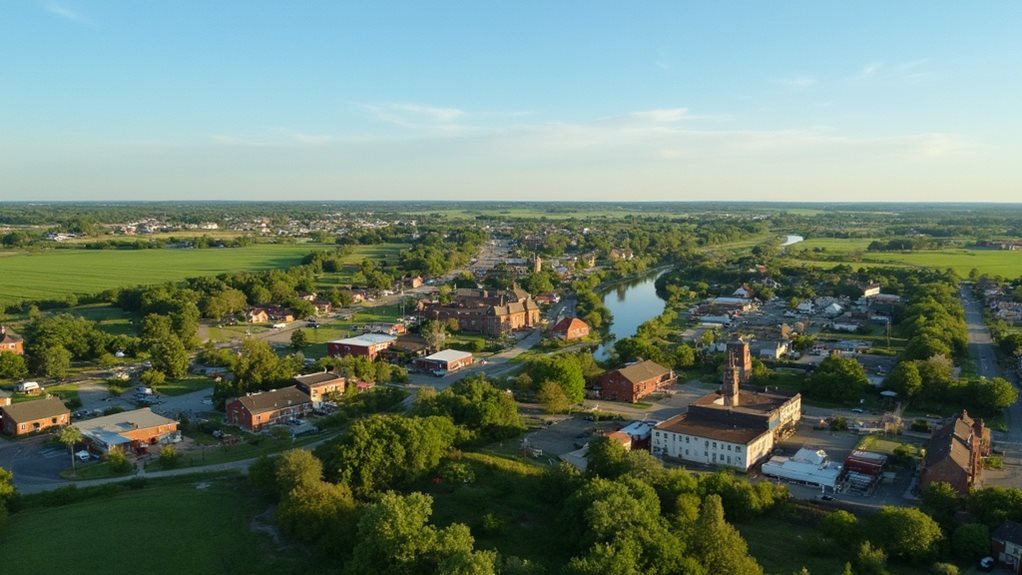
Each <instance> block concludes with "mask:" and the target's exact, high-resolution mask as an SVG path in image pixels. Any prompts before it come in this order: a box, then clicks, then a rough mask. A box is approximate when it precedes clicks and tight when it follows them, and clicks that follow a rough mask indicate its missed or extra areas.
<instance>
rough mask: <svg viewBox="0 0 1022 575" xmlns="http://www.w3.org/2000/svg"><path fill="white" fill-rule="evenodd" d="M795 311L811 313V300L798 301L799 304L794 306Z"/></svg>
mask: <svg viewBox="0 0 1022 575" xmlns="http://www.w3.org/2000/svg"><path fill="white" fill-rule="evenodd" d="M795 311H797V312H799V313H813V302H811V301H803V302H799V304H798V305H797V306H795Z"/></svg>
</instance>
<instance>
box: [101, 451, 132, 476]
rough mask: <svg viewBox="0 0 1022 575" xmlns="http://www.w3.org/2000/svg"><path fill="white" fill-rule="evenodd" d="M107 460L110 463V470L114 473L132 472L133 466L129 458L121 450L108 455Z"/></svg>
mask: <svg viewBox="0 0 1022 575" xmlns="http://www.w3.org/2000/svg"><path fill="white" fill-rule="evenodd" d="M106 460H107V461H108V462H109V463H110V469H111V470H112V471H113V472H114V473H127V472H128V471H130V470H131V464H130V463H128V456H127V455H125V454H124V452H123V451H121V450H120V449H115V450H113V451H111V452H109V453H107V454H106Z"/></svg>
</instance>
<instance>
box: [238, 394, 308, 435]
mask: <svg viewBox="0 0 1022 575" xmlns="http://www.w3.org/2000/svg"><path fill="white" fill-rule="evenodd" d="M312 409H313V405H312V399H311V398H310V397H309V396H308V395H306V394H305V392H303V391H301V390H300V389H298V388H297V387H295V386H293V385H292V386H290V387H285V388H282V389H271V390H270V391H262V392H258V393H251V394H248V395H246V396H244V397H236V398H234V399H230V400H228V401H227V423H229V424H231V425H237V426H238V427H241V428H243V429H248V430H250V431H258V430H260V429H262V428H264V427H266V426H270V425H277V424H282V423H287V422H288V421H290V420H292V419H297V418H299V417H302V416H304V415H305V414H306V413H309V412H310V411H312Z"/></svg>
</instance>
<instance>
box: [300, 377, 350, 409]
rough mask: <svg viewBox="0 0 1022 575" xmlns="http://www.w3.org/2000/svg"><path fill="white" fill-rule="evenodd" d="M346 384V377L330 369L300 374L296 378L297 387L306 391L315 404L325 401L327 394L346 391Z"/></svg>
mask: <svg viewBox="0 0 1022 575" xmlns="http://www.w3.org/2000/svg"><path fill="white" fill-rule="evenodd" d="M346 385H347V380H346V379H345V378H343V377H341V376H339V375H337V374H336V373H330V372H329V371H324V372H321V373H310V374H308V375H299V376H298V377H296V378H295V387H297V388H298V390H299V391H303V392H305V394H306V395H308V396H309V399H311V400H312V404H313V405H315V406H318V405H319V404H320V403H323V400H324V399H326V396H328V395H330V394H334V393H344V389H345V386H346Z"/></svg>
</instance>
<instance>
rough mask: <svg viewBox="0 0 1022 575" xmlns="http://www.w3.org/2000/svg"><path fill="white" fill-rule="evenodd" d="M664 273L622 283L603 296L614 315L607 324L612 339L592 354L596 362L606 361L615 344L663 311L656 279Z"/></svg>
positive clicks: (633, 333) (605, 303)
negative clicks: (612, 319)
mask: <svg viewBox="0 0 1022 575" xmlns="http://www.w3.org/2000/svg"><path fill="white" fill-rule="evenodd" d="M662 273H664V270H658V271H655V272H653V273H651V274H648V275H645V276H642V277H639V278H636V279H634V280H630V281H626V282H622V283H620V284H618V285H616V286H614V287H613V288H611V290H610V291H608V292H607V293H606V294H604V295H603V305H605V306H607V308H608V309H609V310H610V313H612V314H614V321H613V322H611V324H610V333H611V334H612V335H613V336H614V339H612V340H611V341H609V342H607V343H605V344H603V345H601V346H600V347H599V348H597V349H596V353H595V354H593V355H594V356H595V357H596V359H598V360H600V361H603V360H605V359H607V357H608V356H609V355H610V352H611V351H612V350H613V349H614V342H615V341H617V340H619V339H624V338H626V337H631V336H633V335H635V331H636V330H637V329H639V326H640V325H642V324H643V323H644V322H646V321H647V320H649V319H651V318H654V317H656V316H658V315H660V313H661V312H663V311H664V305H665V302H664V300H662V299H660V297H659V296H657V294H656V279H657V278H658V277H660V274H662Z"/></svg>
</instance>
